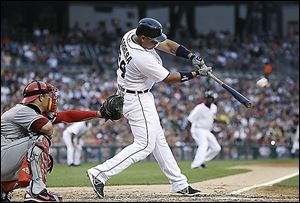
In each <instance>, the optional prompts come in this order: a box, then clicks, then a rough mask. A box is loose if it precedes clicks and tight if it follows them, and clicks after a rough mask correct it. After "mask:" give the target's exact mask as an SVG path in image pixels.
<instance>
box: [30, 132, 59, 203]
mask: <svg viewBox="0 0 300 203" xmlns="http://www.w3.org/2000/svg"><path fill="white" fill-rule="evenodd" d="M49 147H50V140H49V139H48V138H46V137H45V136H43V135H41V136H39V138H38V139H37V140H36V142H35V144H34V145H33V146H32V147H31V148H30V149H29V151H28V163H29V170H30V174H31V180H30V184H29V186H28V187H27V190H26V194H25V201H47V202H49V201H50V202H61V201H62V197H61V196H60V195H58V194H52V193H49V192H48V191H47V189H46V185H45V184H46V177H47V173H48V172H49V173H50V172H51V170H52V167H53V159H52V156H51V155H50V154H49Z"/></svg>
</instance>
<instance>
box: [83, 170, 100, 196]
mask: <svg viewBox="0 0 300 203" xmlns="http://www.w3.org/2000/svg"><path fill="white" fill-rule="evenodd" d="M86 174H87V176H88V177H89V179H90V181H91V184H92V186H93V189H94V191H95V193H96V194H97V195H98V197H99V198H103V197H104V192H103V189H104V184H103V183H102V182H101V181H100V180H98V179H97V178H96V177H95V176H93V175H92V174H91V173H90V172H89V170H87V171H86Z"/></svg>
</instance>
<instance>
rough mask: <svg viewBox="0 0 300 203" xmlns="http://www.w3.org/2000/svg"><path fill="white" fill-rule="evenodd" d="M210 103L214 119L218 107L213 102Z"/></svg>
mask: <svg viewBox="0 0 300 203" xmlns="http://www.w3.org/2000/svg"><path fill="white" fill-rule="evenodd" d="M212 105H213V118H214V119H216V117H217V111H218V108H217V106H216V105H215V104H212Z"/></svg>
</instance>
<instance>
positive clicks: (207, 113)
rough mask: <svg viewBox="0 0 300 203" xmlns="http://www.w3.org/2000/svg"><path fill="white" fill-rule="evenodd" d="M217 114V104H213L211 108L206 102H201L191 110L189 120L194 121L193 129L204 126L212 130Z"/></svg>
mask: <svg viewBox="0 0 300 203" xmlns="http://www.w3.org/2000/svg"><path fill="white" fill-rule="evenodd" d="M216 114H217V106H216V105H215V104H211V106H210V108H209V107H207V106H206V105H205V104H204V103H201V104H198V105H197V106H196V107H195V108H194V109H193V110H192V111H191V113H190V115H189V116H188V120H189V121H190V122H191V123H192V129H194V128H203V129H207V130H209V131H211V130H212V128H213V123H214V119H215V118H216Z"/></svg>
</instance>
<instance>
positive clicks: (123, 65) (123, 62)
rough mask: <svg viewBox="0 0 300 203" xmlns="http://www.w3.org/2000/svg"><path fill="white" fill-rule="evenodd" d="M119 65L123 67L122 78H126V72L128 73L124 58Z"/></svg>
mask: <svg viewBox="0 0 300 203" xmlns="http://www.w3.org/2000/svg"><path fill="white" fill-rule="evenodd" d="M119 67H120V69H121V71H122V74H121V76H122V78H125V73H126V63H125V61H124V60H122V61H121V62H120V64H119Z"/></svg>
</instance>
